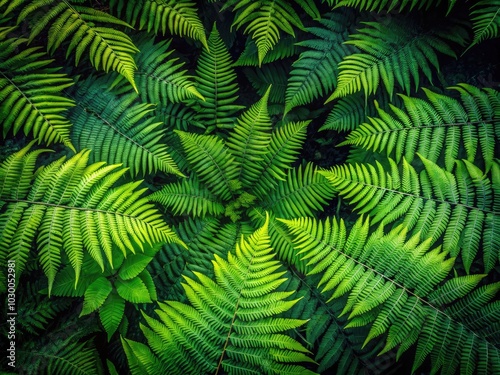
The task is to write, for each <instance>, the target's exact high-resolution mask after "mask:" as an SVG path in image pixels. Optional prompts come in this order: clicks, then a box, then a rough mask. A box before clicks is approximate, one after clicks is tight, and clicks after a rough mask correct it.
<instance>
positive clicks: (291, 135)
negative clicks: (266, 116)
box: [253, 121, 309, 198]
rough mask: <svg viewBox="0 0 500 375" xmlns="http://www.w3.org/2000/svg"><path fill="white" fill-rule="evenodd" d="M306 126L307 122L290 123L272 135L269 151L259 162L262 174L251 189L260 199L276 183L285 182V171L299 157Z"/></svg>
mask: <svg viewBox="0 0 500 375" xmlns="http://www.w3.org/2000/svg"><path fill="white" fill-rule="evenodd" d="M308 124H309V121H301V122H290V123H287V124H285V125H283V126H281V127H279V128H278V129H276V130H275V131H274V132H273V133H272V135H271V142H270V143H269V150H268V152H267V153H266V154H265V155H264V160H263V161H262V162H261V164H262V165H263V168H262V174H261V176H260V178H259V179H258V180H257V181H256V183H255V185H254V187H253V191H254V192H256V193H257V194H258V195H259V196H260V197H261V198H263V197H265V196H266V195H267V192H268V191H269V190H271V189H273V188H274V187H275V186H276V185H277V183H278V181H280V180H281V181H284V180H285V177H286V175H287V171H288V170H289V169H291V165H292V163H293V162H294V161H295V160H296V159H297V157H298V156H299V153H300V151H299V150H300V149H301V147H302V144H303V142H304V140H305V137H306V131H307V125H308Z"/></svg>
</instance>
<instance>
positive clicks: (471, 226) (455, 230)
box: [320, 156, 500, 272]
mask: <svg viewBox="0 0 500 375" xmlns="http://www.w3.org/2000/svg"><path fill="white" fill-rule="evenodd" d="M420 159H421V160H422V162H423V164H424V166H425V170H424V171H422V172H421V173H417V171H416V170H415V169H414V168H413V167H412V166H411V165H410V164H409V163H407V162H406V160H405V159H403V163H402V164H403V166H402V170H401V171H400V170H399V168H398V167H397V165H396V163H395V162H394V161H392V160H391V159H389V162H390V165H391V168H390V173H388V172H387V171H386V170H385V169H384V167H383V166H382V164H380V163H377V166H376V167H374V166H373V165H371V164H345V165H340V166H337V167H334V168H332V169H331V170H330V171H322V172H320V173H321V174H323V175H324V176H325V177H327V179H328V180H329V181H330V183H331V184H332V186H333V187H334V188H335V189H336V191H338V193H339V194H340V195H341V196H342V197H344V198H345V199H346V200H347V201H349V202H350V203H351V204H353V205H355V209H356V210H359V212H360V213H368V214H369V215H370V216H371V217H372V222H380V221H383V222H385V223H390V222H393V221H396V220H398V219H399V220H400V221H402V222H403V223H404V224H405V225H406V226H407V227H408V228H409V229H414V230H415V231H416V232H420V233H421V235H422V236H423V237H430V238H431V239H432V241H433V242H436V241H438V240H441V241H442V243H443V248H444V250H446V251H449V252H450V253H451V254H452V255H453V256H457V255H458V254H459V253H460V254H461V255H462V261H463V263H464V266H465V269H466V271H467V272H469V269H470V267H471V264H472V262H473V260H474V259H475V257H476V255H477V253H478V250H479V248H480V247H481V248H482V250H483V260H484V269H485V270H486V272H488V271H490V270H491V269H493V268H494V266H495V264H497V263H496V262H498V261H499V254H500V241H498V240H494V239H493V237H492V236H493V233H497V232H498V220H499V219H498V216H499V211H498V208H497V207H498V203H497V202H496V200H497V199H498V197H497V196H496V195H495V194H496V193H494V191H495V190H494V189H493V188H492V185H491V178H490V177H489V176H488V174H485V173H484V172H482V171H481V170H480V169H479V168H477V167H475V166H474V165H473V164H471V163H470V162H468V161H466V160H464V161H457V162H456V168H455V170H454V171H453V172H448V171H446V170H444V169H442V168H440V167H439V166H438V165H436V164H435V163H433V162H432V161H430V160H428V159H425V158H424V157H422V156H421V157H420ZM493 166H494V167H493V168H492V169H495V170H496V169H497V168H498V166H497V163H496V162H494V164H493Z"/></svg>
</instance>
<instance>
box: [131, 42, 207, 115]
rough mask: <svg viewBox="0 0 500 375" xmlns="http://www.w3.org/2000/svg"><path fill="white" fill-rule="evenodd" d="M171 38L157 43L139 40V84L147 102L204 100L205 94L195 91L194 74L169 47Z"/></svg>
mask: <svg viewBox="0 0 500 375" xmlns="http://www.w3.org/2000/svg"><path fill="white" fill-rule="evenodd" d="M170 43H171V41H162V42H159V43H154V40H153V39H151V38H149V37H148V38H142V39H141V40H139V41H137V42H136V44H137V47H138V48H139V49H140V50H141V52H140V53H139V54H138V55H137V72H136V75H135V77H136V83H137V88H138V90H139V94H140V96H141V98H142V100H143V101H144V102H149V103H161V104H162V105H163V106H167V105H168V103H180V102H183V101H186V100H188V99H195V98H198V99H201V100H204V98H203V96H202V95H201V94H200V93H199V92H198V90H196V87H195V83H194V81H192V80H191V78H192V77H191V76H188V75H186V70H181V69H182V67H183V66H184V64H183V63H182V62H180V63H179V62H177V60H178V59H177V58H172V56H171V55H172V53H173V52H174V51H173V50H169V47H170Z"/></svg>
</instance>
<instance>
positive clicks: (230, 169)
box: [175, 130, 240, 200]
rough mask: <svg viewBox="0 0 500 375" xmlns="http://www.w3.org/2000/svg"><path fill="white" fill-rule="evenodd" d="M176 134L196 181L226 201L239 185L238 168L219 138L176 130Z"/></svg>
mask: <svg viewBox="0 0 500 375" xmlns="http://www.w3.org/2000/svg"><path fill="white" fill-rule="evenodd" d="M175 132H176V134H177V135H178V136H179V138H180V140H181V142H182V146H183V148H184V151H185V153H186V155H187V159H188V161H189V164H190V165H191V168H192V169H193V170H194V171H195V173H196V175H197V176H198V178H199V180H200V181H201V182H203V183H204V184H205V185H206V186H207V187H208V188H209V189H210V191H211V192H212V193H213V194H215V195H216V196H218V197H219V198H220V199H222V200H229V199H230V198H231V197H232V196H233V193H234V191H235V190H236V189H238V188H240V184H239V182H238V180H237V179H236V178H237V176H238V172H239V171H238V167H237V164H236V163H235V162H234V158H233V156H232V155H231V153H230V152H229V149H228V148H227V147H226V146H225V145H224V143H223V142H222V140H221V139H219V138H218V137H216V136H212V135H199V134H192V133H186V132H182V131H179V130H177V131H175Z"/></svg>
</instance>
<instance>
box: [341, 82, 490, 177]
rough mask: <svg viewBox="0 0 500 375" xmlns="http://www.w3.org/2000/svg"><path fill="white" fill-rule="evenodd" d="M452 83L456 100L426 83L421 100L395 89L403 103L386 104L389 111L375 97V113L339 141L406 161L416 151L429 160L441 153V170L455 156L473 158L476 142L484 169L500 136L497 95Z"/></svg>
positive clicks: (488, 167)
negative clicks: (433, 89) (389, 107)
mask: <svg viewBox="0 0 500 375" xmlns="http://www.w3.org/2000/svg"><path fill="white" fill-rule="evenodd" d="M454 89H456V90H458V91H459V92H460V94H461V97H460V101H458V100H456V99H453V98H451V97H449V96H446V95H442V94H437V93H434V92H432V91H430V90H427V89H424V92H425V94H426V96H427V100H422V99H417V98H410V97H407V96H404V95H401V98H402V103H403V104H404V109H400V108H397V107H395V106H393V105H391V108H392V112H393V114H389V113H387V112H386V111H384V110H382V109H380V108H379V106H378V103H376V102H375V106H376V108H377V111H378V117H375V118H369V122H365V123H363V124H362V125H361V126H359V128H357V129H356V130H354V131H353V132H352V133H351V134H349V136H348V137H347V139H346V141H344V142H343V143H341V145H345V144H352V145H356V146H361V147H363V148H364V149H367V150H373V151H375V152H380V153H385V154H386V155H387V156H389V157H393V158H395V159H396V161H397V162H399V161H400V160H401V158H402V157H403V156H404V157H405V159H406V160H407V161H408V162H409V163H411V162H412V160H413V158H414V156H415V154H416V153H419V154H421V155H422V156H424V157H425V158H427V159H429V160H432V161H434V162H436V161H438V160H440V158H441V157H444V162H445V166H446V169H447V170H452V169H453V167H454V165H455V160H456V159H460V158H461V157H466V158H467V160H469V161H470V162H474V161H476V162H478V161H477V154H479V152H478V148H479V146H480V150H481V154H482V157H483V160H484V164H485V166H486V171H488V170H489V169H490V168H491V165H492V163H493V159H494V152H495V143H496V142H498V140H499V138H500V132H499V129H500V126H499V125H500V107H499V105H498V104H499V103H500V99H499V96H498V94H497V93H496V92H495V91H494V90H492V89H483V90H480V89H478V88H476V87H474V86H470V85H466V84H462V85H459V86H456V87H454ZM462 149H463V151H462Z"/></svg>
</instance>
